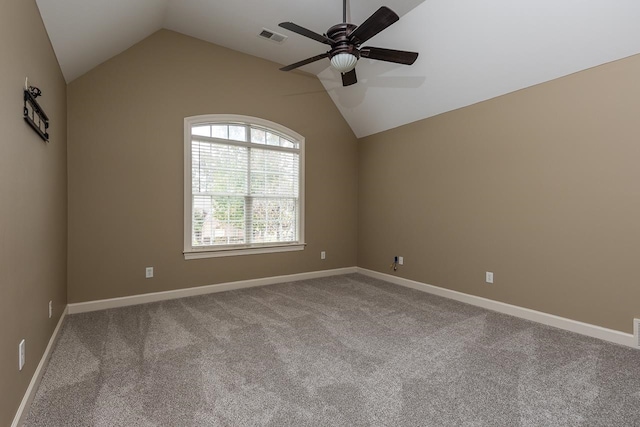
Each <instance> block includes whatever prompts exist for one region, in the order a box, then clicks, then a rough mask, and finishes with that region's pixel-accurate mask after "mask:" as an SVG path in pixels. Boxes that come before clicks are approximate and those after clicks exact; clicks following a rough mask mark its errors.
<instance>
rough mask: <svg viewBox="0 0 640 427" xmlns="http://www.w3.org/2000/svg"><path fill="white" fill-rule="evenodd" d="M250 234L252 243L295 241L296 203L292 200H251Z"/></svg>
mask: <svg viewBox="0 0 640 427" xmlns="http://www.w3.org/2000/svg"><path fill="white" fill-rule="evenodd" d="M252 206H253V212H252V223H253V229H252V232H251V237H252V241H253V242H254V243H274V242H293V241H295V240H296V219H297V212H296V206H297V203H296V201H295V200H294V199H261V198H254V199H253V203H252Z"/></svg>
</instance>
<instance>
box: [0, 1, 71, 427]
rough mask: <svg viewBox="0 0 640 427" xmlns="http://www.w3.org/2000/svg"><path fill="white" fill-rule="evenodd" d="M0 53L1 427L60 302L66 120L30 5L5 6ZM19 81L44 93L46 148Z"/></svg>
mask: <svg viewBox="0 0 640 427" xmlns="http://www.w3.org/2000/svg"><path fill="white" fill-rule="evenodd" d="M0 52H1V53H2V59H1V60H0V425H2V426H7V425H10V424H11V420H12V419H13V417H14V415H15V413H16V410H17V409H18V405H19V404H20V400H21V399H22V397H23V396H24V393H25V391H26V389H27V386H28V384H29V381H30V380H31V377H32V376H33V373H34V371H35V368H36V367H37V365H38V363H39V361H40V358H41V357H42V354H43V352H44V349H45V347H46V345H47V343H48V341H49V338H50V337H51V334H52V333H53V329H54V328H55V325H56V323H57V322H58V319H59V318H60V315H61V313H62V310H63V307H64V305H65V304H66V259H67V249H66V238H67V210H66V209H67V181H66V180H67V175H66V153H67V151H66V122H67V118H66V104H65V103H66V96H65V91H66V85H65V82H64V79H63V78H62V74H61V73H60V69H59V67H58V63H57V62H56V58H55V56H54V54H53V50H52V49H51V45H50V43H49V39H48V37H47V34H46V32H45V30H44V26H43V25H42V21H41V19H40V14H39V13H38V9H37V7H36V3H35V1H33V0H23V1H8V2H3V4H2V13H0ZM25 77H29V82H30V84H32V85H34V86H37V87H39V88H40V89H41V90H42V93H43V95H42V97H40V98H38V101H39V103H40V105H41V106H42V108H43V109H44V111H45V112H46V113H47V115H48V116H49V118H50V122H51V127H50V128H49V133H50V135H51V139H50V140H51V142H50V143H49V144H45V143H44V142H43V141H42V140H41V139H40V137H39V136H38V135H37V134H36V133H35V132H34V131H33V130H31V128H30V127H29V126H28V125H27V124H26V123H25V122H24V120H23V119H22V90H23V87H24V79H25ZM50 300H52V301H53V304H54V316H53V318H52V319H49V318H48V315H47V311H48V302H49V301H50ZM23 338H24V339H25V340H26V341H25V342H26V364H25V367H24V369H23V370H22V371H18V343H19V342H20V340H22V339H23Z"/></svg>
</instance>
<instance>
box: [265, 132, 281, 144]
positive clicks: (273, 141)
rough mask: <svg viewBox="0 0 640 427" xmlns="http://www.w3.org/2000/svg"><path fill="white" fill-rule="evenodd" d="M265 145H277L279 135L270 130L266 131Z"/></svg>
mask: <svg viewBox="0 0 640 427" xmlns="http://www.w3.org/2000/svg"><path fill="white" fill-rule="evenodd" d="M267 145H277V146H280V136H279V135H275V134H273V133H271V132H267Z"/></svg>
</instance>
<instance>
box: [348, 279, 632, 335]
mask: <svg viewBox="0 0 640 427" xmlns="http://www.w3.org/2000/svg"><path fill="white" fill-rule="evenodd" d="M358 273H360V274H364V275H366V276H369V277H374V278H376V279H380V280H384V281H386V282H391V283H394V284H396V285H400V286H405V287H407V288H412V289H417V290H419V291H423V292H428V293H430V294H434V295H438V296H441V297H445V298H449V299H452V300H456V301H460V302H464V303H467V304H471V305H475V306H478V307H482V308H486V309H488V310H493V311H497V312H499V313H504V314H509V315H511V316H515V317H520V318H522V319H527V320H531V321H534V322H538V323H542V324H544V325H548V326H553V327H556V328H560V329H564V330H567V331H571V332H575V333H578V334H581V335H587V336H590V337H593V338H599V339H601V340H604V341H609V342H613V343H616V344H621V345H624V346H629V347H633V348H638V347H637V346H635V345H634V336H633V335H632V334H627V333H624V332H620V331H616V330H613V329H607V328H603V327H601V326H596V325H591V324H589V323H584V322H578V321H577V320H571V319H567V318H565V317H560V316H555V315H553V314H548V313H543V312H541V311H536V310H531V309H529V308H524V307H519V306H517V305H511V304H507V303H504V302H499V301H494V300H490V299H487V298H483V297H478V296H475V295H469V294H465V293H462V292H458V291H453V290H451V289H445V288H441V287H438V286H433V285H427V284H426V283H421V282H416V281H414V280H409V279H404V278H402V277H397V276H392V275H390V274H386V273H380V272H377V271H373V270H368V269H366V268H360V267H358Z"/></svg>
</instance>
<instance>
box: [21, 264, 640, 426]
mask: <svg viewBox="0 0 640 427" xmlns="http://www.w3.org/2000/svg"><path fill="white" fill-rule="evenodd" d="M26 425H27V426H252V425H256V426H258V425H269V426H312V425H313V426H329V425H340V426H366V425H375V426H399V425H404V426H417V425H420V426H463V425H464V426H574V425H575V426H577V425H584V426H629V425H640V351H637V350H633V349H630V348H625V347H621V346H617V345H612V344H608V343H606V342H603V341H598V340H595V339H591V338H587V337H583V336H580V335H576V334H572V333H569V332H565V331H562V330H558V329H553V328H549V327H545V326H541V325H538V324H536V323H531V322H528V321H525V320H521V319H517V318H513V317H509V316H506V315H502V314H498V313H494V312H491V311H486V310H483V309H480V308H476V307H473V306H469V305H465V304H461V303H458V302H454V301H451V300H447V299H444V298H439V297H435V296H433V295H429V294H426V293H421V292H418V291H415V290H411V289H406V288H402V287H399V286H396V285H392V284H389V283H385V282H382V281H379V280H375V279H371V278H369V277H365V276H362V275H357V274H354V275H347V276H337V277H329V278H324V279H315V280H307V281H301V282H294V283H285V284H279V285H272V286H265V287H260V288H252V289H246V290H241V291H231V292H224V293H218V294H211V295H207V296H198V297H191V298H185V299H180V300H173V301H167V302H160V303H152V304H146V305H139V306H133V307H126V308H119V309H112V310H106V311H100V312H93V313H86V314H78V315H73V316H69V317H68V319H67V320H66V321H65V324H64V326H63V329H62V331H61V335H60V338H59V340H58V342H57V344H56V346H55V350H54V352H53V355H52V357H51V361H50V363H49V366H48V368H47V370H46V372H45V374H44V378H43V381H42V383H41V386H40V389H39V390H38V393H37V395H36V397H35V400H34V402H33V405H32V408H31V412H30V414H29V416H28V418H27V423H26Z"/></svg>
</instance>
